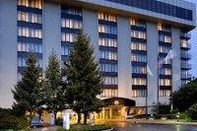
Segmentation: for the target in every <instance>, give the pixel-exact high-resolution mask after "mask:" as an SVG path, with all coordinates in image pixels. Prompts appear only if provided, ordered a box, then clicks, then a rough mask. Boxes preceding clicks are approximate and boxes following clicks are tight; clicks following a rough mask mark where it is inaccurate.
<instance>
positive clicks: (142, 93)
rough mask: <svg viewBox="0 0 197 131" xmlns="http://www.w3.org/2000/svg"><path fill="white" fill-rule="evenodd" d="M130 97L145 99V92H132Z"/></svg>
mask: <svg viewBox="0 0 197 131" xmlns="http://www.w3.org/2000/svg"><path fill="white" fill-rule="evenodd" d="M132 97H146V90H132Z"/></svg>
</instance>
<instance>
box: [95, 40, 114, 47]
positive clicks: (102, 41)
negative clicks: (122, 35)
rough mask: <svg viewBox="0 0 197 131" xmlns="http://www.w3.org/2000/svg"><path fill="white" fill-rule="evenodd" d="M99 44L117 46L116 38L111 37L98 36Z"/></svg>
mask: <svg viewBox="0 0 197 131" xmlns="http://www.w3.org/2000/svg"><path fill="white" fill-rule="evenodd" d="M99 45H100V46H108V47H117V40H116V39H111V38H99Z"/></svg>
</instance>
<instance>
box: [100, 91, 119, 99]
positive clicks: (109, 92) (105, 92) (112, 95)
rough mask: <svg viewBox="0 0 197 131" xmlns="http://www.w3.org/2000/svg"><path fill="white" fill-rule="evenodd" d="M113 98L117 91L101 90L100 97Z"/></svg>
mask: <svg viewBox="0 0 197 131" xmlns="http://www.w3.org/2000/svg"><path fill="white" fill-rule="evenodd" d="M114 96H118V90H117V89H103V92H102V93H101V97H114Z"/></svg>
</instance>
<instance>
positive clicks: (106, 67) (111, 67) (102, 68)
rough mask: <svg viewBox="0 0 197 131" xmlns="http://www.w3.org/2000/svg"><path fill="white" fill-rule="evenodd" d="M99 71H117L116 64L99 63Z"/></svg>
mask: <svg viewBox="0 0 197 131" xmlns="http://www.w3.org/2000/svg"><path fill="white" fill-rule="evenodd" d="M100 71H102V72H118V69H117V64H100Z"/></svg>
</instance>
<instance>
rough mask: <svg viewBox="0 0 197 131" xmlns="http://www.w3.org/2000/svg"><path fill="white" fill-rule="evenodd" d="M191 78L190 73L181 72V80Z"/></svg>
mask: <svg viewBox="0 0 197 131" xmlns="http://www.w3.org/2000/svg"><path fill="white" fill-rule="evenodd" d="M191 78H192V75H191V74H181V79H182V80H190V79H191Z"/></svg>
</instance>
